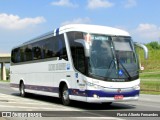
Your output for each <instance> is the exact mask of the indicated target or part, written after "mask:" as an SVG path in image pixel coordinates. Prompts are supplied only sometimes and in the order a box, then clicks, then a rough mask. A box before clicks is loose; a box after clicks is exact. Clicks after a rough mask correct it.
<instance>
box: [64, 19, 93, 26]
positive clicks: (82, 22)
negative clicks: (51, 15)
mask: <svg viewBox="0 0 160 120" xmlns="http://www.w3.org/2000/svg"><path fill="white" fill-rule="evenodd" d="M90 22H91V20H90V18H88V17H85V18H76V19H73V20H71V21H65V22H63V23H62V24H61V26H63V25H67V24H84V23H90Z"/></svg>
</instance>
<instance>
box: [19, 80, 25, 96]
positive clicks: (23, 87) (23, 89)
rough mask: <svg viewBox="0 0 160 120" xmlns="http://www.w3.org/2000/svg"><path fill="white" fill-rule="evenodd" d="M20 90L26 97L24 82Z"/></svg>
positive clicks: (21, 94)
mask: <svg viewBox="0 0 160 120" xmlns="http://www.w3.org/2000/svg"><path fill="white" fill-rule="evenodd" d="M19 91H20V96H22V97H25V95H26V93H25V86H24V83H23V82H22V83H21V84H20V88H19Z"/></svg>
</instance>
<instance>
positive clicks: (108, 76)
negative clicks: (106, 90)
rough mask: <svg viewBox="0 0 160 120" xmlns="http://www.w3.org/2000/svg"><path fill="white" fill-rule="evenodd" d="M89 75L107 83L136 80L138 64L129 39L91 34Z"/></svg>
mask: <svg viewBox="0 0 160 120" xmlns="http://www.w3.org/2000/svg"><path fill="white" fill-rule="evenodd" d="M88 66H89V67H88V72H89V75H91V76H93V77H95V78H96V77H97V78H98V79H101V78H102V79H104V80H109V81H129V80H134V79H137V78H138V77H139V76H138V62H137V57H136V54H135V50H134V47H133V43H132V40H131V37H123V36H107V35H99V34H91V46H90V56H89V60H88Z"/></svg>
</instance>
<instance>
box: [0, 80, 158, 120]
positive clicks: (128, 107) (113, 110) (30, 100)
mask: <svg viewBox="0 0 160 120" xmlns="http://www.w3.org/2000/svg"><path fill="white" fill-rule="evenodd" d="M0 111H9V112H10V111H18V112H21V111H23V112H25V111H28V112H31V111H32V112H33V111H34V112H39V111H41V113H39V114H41V115H42V116H45V117H47V119H49V120H50V119H51V118H49V117H48V116H51V117H54V119H65V120H67V119H73V118H72V117H74V119H77V120H78V119H85V118H87V119H96V118H98V119H111V120H112V119H113V120H115V119H135V117H133V115H134V114H139V113H140V114H141V112H142V113H144V112H147V111H148V112H149V113H155V114H156V112H155V111H158V114H159V115H160V112H159V111H160V96H159V95H140V98H139V100H138V101H129V102H117V103H112V104H111V105H109V106H106V105H104V104H89V103H84V102H76V101H73V102H72V105H71V106H63V105H62V104H61V101H60V100H59V99H58V98H54V97H47V96H41V95H34V94H28V96H27V97H26V98H22V97H20V96H19V93H18V92H17V91H14V90H12V89H11V88H10V87H9V83H2V82H0ZM42 111H43V112H42ZM129 112H130V113H133V115H132V117H127V118H126V117H125V114H128V113H129ZM118 113H120V115H122V113H124V114H123V116H122V117H120V116H119V117H116V116H115V115H117V114H118ZM21 114H22V113H21ZM37 114H38V113H37ZM113 114H114V115H113ZM15 115H16V114H15ZM22 115H24V114H22ZM66 117H67V118H66ZM70 117H71V118H70ZM75 117H76V118H75ZM80 117H81V118H80ZM142 118H143V119H145V117H136V119H142ZM1 119H2V120H10V118H0V120H1ZM12 119H13V120H17V119H20V118H12ZM30 119H32V118H30ZM34 119H35V118H34ZM41 119H42V118H41ZM41 119H40V118H37V120H41ZM147 119H152V117H147ZM154 119H158V118H157V117H154ZM25 120H28V119H25Z"/></svg>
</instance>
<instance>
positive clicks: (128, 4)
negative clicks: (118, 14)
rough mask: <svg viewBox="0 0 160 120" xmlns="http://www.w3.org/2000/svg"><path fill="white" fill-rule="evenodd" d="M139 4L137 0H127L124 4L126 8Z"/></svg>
mask: <svg viewBox="0 0 160 120" xmlns="http://www.w3.org/2000/svg"><path fill="white" fill-rule="evenodd" d="M135 6H137V2H136V0H127V2H126V4H125V5H124V7H125V8H131V7H135Z"/></svg>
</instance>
